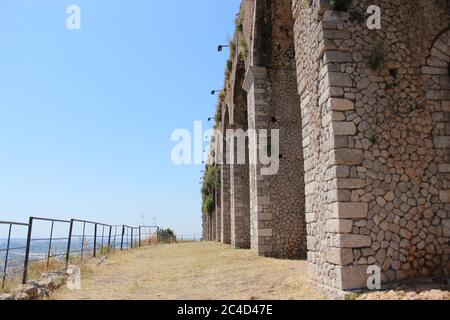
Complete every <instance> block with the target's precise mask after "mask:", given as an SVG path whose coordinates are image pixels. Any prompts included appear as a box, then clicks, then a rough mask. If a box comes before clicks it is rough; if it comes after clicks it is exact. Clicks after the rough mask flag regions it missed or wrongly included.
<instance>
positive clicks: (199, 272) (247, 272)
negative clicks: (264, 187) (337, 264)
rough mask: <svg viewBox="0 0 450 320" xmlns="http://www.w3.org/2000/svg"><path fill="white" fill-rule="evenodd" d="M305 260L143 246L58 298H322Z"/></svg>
mask: <svg viewBox="0 0 450 320" xmlns="http://www.w3.org/2000/svg"><path fill="white" fill-rule="evenodd" d="M307 279H308V277H307V263H306V262H304V261H289V260H275V259H269V258H262V257H259V256H257V255H256V254H255V253H253V252H251V251H248V250H235V249H232V248H230V247H229V246H226V245H222V244H217V243H183V244H175V245H161V246H147V247H144V248H140V249H136V250H133V251H128V252H117V253H116V254H114V255H112V256H110V257H109V258H108V259H107V260H106V261H105V262H104V263H102V264H100V265H94V266H93V267H92V272H91V273H86V274H83V276H82V280H83V282H82V287H83V289H82V290H79V291H70V290H68V289H63V290H61V291H58V292H56V293H55V295H54V296H53V298H54V299H60V300H61V299H62V300H89V299H99V300H111V299H118V300H155V299H161V300H164V299H200V300H208V299H219V300H220V299H238V300H240V299H299V300H300V299H324V298H325V297H324V296H323V295H322V294H320V293H319V292H318V291H317V290H316V289H315V288H314V287H313V286H312V285H310V284H309V282H308V280H307Z"/></svg>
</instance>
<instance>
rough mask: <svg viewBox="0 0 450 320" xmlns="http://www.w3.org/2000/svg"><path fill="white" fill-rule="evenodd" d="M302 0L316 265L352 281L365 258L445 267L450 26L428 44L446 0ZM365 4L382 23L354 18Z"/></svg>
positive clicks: (299, 26) (444, 14) (340, 281)
mask: <svg viewBox="0 0 450 320" xmlns="http://www.w3.org/2000/svg"><path fill="white" fill-rule="evenodd" d="M300 2H301V1H296V2H295V1H294V6H293V7H294V15H295V17H296V27H295V34H296V50H297V69H298V77H299V92H300V94H301V96H302V112H303V114H304V137H305V140H306V141H305V170H306V175H305V176H306V180H307V182H306V184H307V185H306V190H307V191H306V198H307V200H306V203H307V205H306V207H307V210H306V211H307V219H308V236H309V237H308V249H309V254H308V257H309V261H310V262H311V276H312V277H313V278H314V279H316V280H318V281H319V282H321V283H324V284H327V285H330V286H333V287H338V288H343V289H353V288H360V287H365V286H366V280H367V269H368V267H369V266H371V265H377V266H379V267H381V269H382V276H383V280H384V281H386V282H392V281H396V280H402V279H406V278H414V277H418V276H430V275H436V276H439V275H442V274H443V273H445V272H448V269H449V265H448V254H449V247H448V241H449V238H448V236H449V230H448V219H449V213H450V210H449V209H450V208H449V204H448V201H449V199H448V188H449V175H448V161H449V153H448V147H449V143H450V142H449V141H450V138H449V136H448V131H446V128H448V122H447V121H448V120H447V119H448V109H446V108H448V99H449V78H448V76H449V75H448V62H449V57H448V55H449V54H448V52H449V50H448V48H449V47H448V42H447V45H446V46H445V41H448V37H447V36H445V35H444V36H441V37H442V39H443V41H442V43H441V44H440V47H441V49H440V50H437V49H436V48H435V50H434V53H433V52H432V48H433V45H434V43H435V42H436V39H437V38H438V37H439V35H442V34H445V33H446V29H447V28H448V7H446V5H448V4H447V1H409V2H404V1H397V0H389V1H371V2H370V3H369V2H368V1H359V2H358V4H356V3H355V4H354V5H353V6H352V7H351V8H350V9H349V10H348V12H343V13H336V12H335V11H331V10H328V8H327V7H326V5H324V3H325V1H320V3H319V1H315V2H314V6H313V7H311V8H306V9H304V8H301V7H300V5H301V4H300ZM371 4H376V5H379V6H380V7H381V9H382V28H381V30H369V29H368V28H367V26H366V24H365V21H364V19H363V21H359V20H358V19H354V18H355V17H357V16H358V14H357V13H358V12H360V13H361V12H365V10H366V9H367V7H368V6H369V5H371ZM359 16H360V15H359ZM434 46H436V45H434ZM445 51H446V52H445ZM430 57H431V58H430ZM370 62H371V63H372V68H370V67H369V64H370ZM374 62H379V64H380V65H379V66H378V67H376V68H374V67H373V63H374ZM446 65H447V74H445V72H444V70H445V68H446V67H445V66H446ZM424 66H425V67H424ZM433 68H434V69H433ZM330 144H331V145H330ZM314 153H316V155H314Z"/></svg>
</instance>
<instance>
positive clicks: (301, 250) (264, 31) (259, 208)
mask: <svg viewBox="0 0 450 320" xmlns="http://www.w3.org/2000/svg"><path fill="white" fill-rule="evenodd" d="M293 30H294V19H293V17H292V7H291V1H270V0H257V1H256V3H255V12H254V28H253V34H252V38H253V41H252V45H251V50H250V51H251V58H250V67H249V68H248V71H247V74H246V79H245V81H244V88H245V90H246V91H247V93H248V99H247V100H248V115H249V128H250V129H254V130H256V131H257V132H260V130H267V131H268V133H269V135H270V132H272V130H278V132H279V142H280V145H279V149H280V155H279V159H278V160H279V170H277V173H276V174H274V175H270V176H269V175H265V176H264V175H262V174H261V172H262V171H261V167H262V165H261V163H260V162H259V161H257V162H256V164H255V165H254V164H253V163H252V164H251V165H250V169H249V172H250V226H251V247H252V248H253V249H256V250H257V251H258V253H259V254H261V255H265V256H271V257H277V258H300V257H302V258H303V257H305V256H306V223H305V207H304V206H305V187H304V167H303V143H302V120H301V112H300V97H299V95H298V92H297V71H296V64H295V46H294V35H293ZM274 132H275V131H274ZM249 140H250V142H249V152H250V154H251V159H257V154H258V150H259V145H258V141H255V139H252V138H250V139H249ZM269 140H270V138H269ZM269 145H271V142H269ZM272 160H274V159H272Z"/></svg>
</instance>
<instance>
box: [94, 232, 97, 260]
mask: <svg viewBox="0 0 450 320" xmlns="http://www.w3.org/2000/svg"><path fill="white" fill-rule="evenodd" d="M94 226H95V230H94V258H95V257H96V256H97V224H95V225H94Z"/></svg>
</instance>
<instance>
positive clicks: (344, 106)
mask: <svg viewBox="0 0 450 320" xmlns="http://www.w3.org/2000/svg"><path fill="white" fill-rule="evenodd" d="M328 106H329V108H330V110H332V111H351V110H355V104H354V103H353V101H351V100H348V99H339V98H331V99H330V100H329V101H328Z"/></svg>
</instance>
